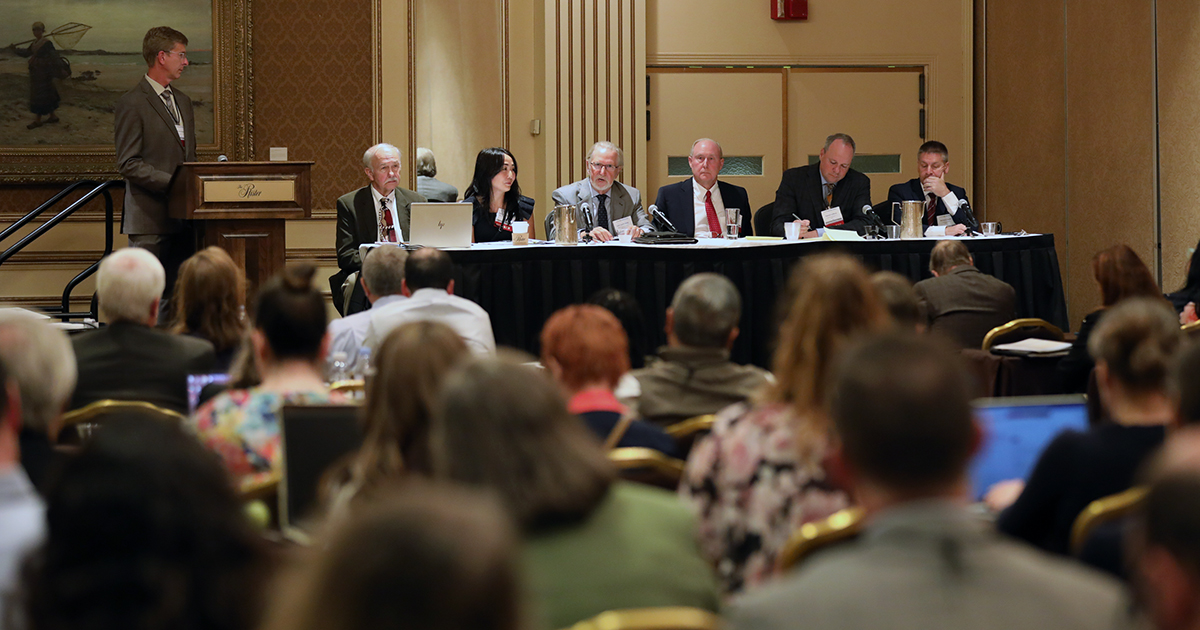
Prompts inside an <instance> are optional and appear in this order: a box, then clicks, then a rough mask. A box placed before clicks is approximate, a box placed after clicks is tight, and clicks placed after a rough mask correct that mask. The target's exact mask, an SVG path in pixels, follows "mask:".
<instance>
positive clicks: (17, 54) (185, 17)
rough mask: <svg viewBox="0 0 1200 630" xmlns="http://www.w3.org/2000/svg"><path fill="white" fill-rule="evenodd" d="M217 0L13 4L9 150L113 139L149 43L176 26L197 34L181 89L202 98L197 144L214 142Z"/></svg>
mask: <svg viewBox="0 0 1200 630" xmlns="http://www.w3.org/2000/svg"><path fill="white" fill-rule="evenodd" d="M212 3H213V0H173V1H172V2H169V3H152V2H145V0H60V1H59V2H53V3H48V2H45V1H44V0H3V4H4V19H3V20H0V146H2V147H31V148H37V147H39V146H42V147H49V146H55V145H57V146H62V145H77V146H80V147H81V148H82V147H83V146H89V145H95V146H100V147H111V146H112V143H113V107H114V105H115V104H116V102H117V99H119V98H120V97H121V95H122V94H124V93H125V92H128V91H129V90H130V89H132V88H133V87H134V86H135V85H136V84H137V82H138V81H144V80H145V78H144V77H145V74H146V61H145V59H143V58H142V37H143V36H144V35H145V34H146V31H148V30H150V29H151V28H153V27H155V26H170V27H172V28H174V29H177V30H179V31H181V32H183V34H184V35H186V36H187V38H188V46H187V56H188V67H187V68H185V69H184V72H183V75H182V76H181V77H180V78H179V79H178V80H176V81H174V82H172V87H173V88H175V89H177V90H179V91H181V92H183V93H185V94H187V95H188V96H189V97H191V99H192V105H193V108H194V111H195V115H196V142H197V144H201V145H203V144H211V143H212V142H214V136H213V133H214V132H213V129H214V127H213V120H214V115H213V65H212V60H213V53H212V49H213V46H212V42H213V37H212V24H213V4H212Z"/></svg>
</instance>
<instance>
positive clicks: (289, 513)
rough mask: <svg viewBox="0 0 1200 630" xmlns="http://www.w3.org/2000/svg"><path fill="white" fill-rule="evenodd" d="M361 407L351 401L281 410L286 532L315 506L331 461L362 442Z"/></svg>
mask: <svg viewBox="0 0 1200 630" xmlns="http://www.w3.org/2000/svg"><path fill="white" fill-rule="evenodd" d="M358 413H359V408H358V407H354V406H349V405H284V407H283V411H282V413H281V414H280V418H281V421H280V427H279V432H280V444H281V445H282V447H283V448H282V467H281V470H280V480H279V526H280V529H281V530H283V531H284V532H285V533H287V532H288V531H289V530H293V529H298V528H299V523H300V521H301V519H303V518H304V517H305V516H307V515H308V514H309V512H310V511H311V510H312V509H313V507H315V504H316V500H317V489H318V488H317V486H318V485H319V483H320V481H321V476H322V475H323V474H324V473H325V470H326V469H327V468H329V466H330V465H331V464H333V463H334V462H335V461H337V460H338V459H339V458H341V457H342V456H343V455H346V454H347V453H350V452H353V451H355V450H358V448H359V447H360V446H362V441H363V436H362V429H361V428H360V427H359V424H358Z"/></svg>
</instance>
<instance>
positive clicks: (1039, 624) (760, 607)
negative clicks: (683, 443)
mask: <svg viewBox="0 0 1200 630" xmlns="http://www.w3.org/2000/svg"><path fill="white" fill-rule="evenodd" d="M841 363H842V365H841V367H840V368H839V369H838V370H837V372H836V374H835V375H834V377H833V378H832V379H831V380H832V381H833V383H832V388H831V389H832V392H831V393H832V396H831V398H832V404H831V410H830V411H831V412H830V415H831V416H832V420H833V425H834V427H835V430H836V432H837V435H838V437H839V445H838V446H837V447H836V451H835V452H834V453H833V458H834V461H835V462H837V463H838V464H840V466H839V468H840V469H841V470H843V471H845V477H846V479H847V481H848V482H849V484H850V485H851V486H852V487H853V490H854V496H855V497H856V499H857V500H858V503H859V507H860V508H861V509H862V510H863V512H864V513H865V516H864V519H863V523H864V525H863V527H864V531H863V533H862V535H861V536H859V537H858V539H857V540H855V541H852V542H848V543H843V544H842V545H840V546H837V547H834V548H830V549H826V550H823V551H822V552H820V553H818V554H817V555H815V556H814V557H813V558H812V559H811V560H808V561H806V562H805V563H804V564H803V565H802V566H801V567H800V568H799V569H798V570H797V571H795V572H794V573H793V574H791V575H787V576H783V577H782V578H780V579H779V580H777V581H776V582H775V583H774V584H770V585H767V586H765V587H763V588H761V589H759V590H758V591H755V592H751V593H749V594H747V595H746V596H745V597H743V598H742V599H740V600H738V602H737V603H736V605H735V606H734V610H733V611H732V612H731V614H730V615H729V617H728V618H729V627H730V628H731V629H732V630H792V629H796V628H803V629H805V630H825V629H832V628H839V629H852V630H858V629H862V630H866V629H868V628H891V629H895V630H916V629H918V628H920V629H926V628H973V629H974V630H993V629H995V630H1002V629H1003V630H1009V629H1012V628H1022V629H1025V630H1062V629H1065V628H1080V629H1081V628H1100V627H1121V624H1120V623H1119V622H1120V620H1121V619H1123V616H1124V615H1126V614H1127V606H1128V603H1127V602H1126V601H1125V598H1124V596H1123V593H1122V589H1121V587H1120V586H1119V585H1118V584H1117V582H1116V581H1115V580H1111V579H1109V578H1107V577H1105V576H1103V575H1101V574H1099V573H1095V572H1093V571H1091V570H1089V569H1086V568H1084V567H1082V566H1079V565H1078V564H1076V563H1074V562H1068V561H1067V560H1065V559H1061V558H1055V557H1052V556H1050V555H1048V554H1044V553H1042V552H1040V551H1037V550H1035V549H1032V548H1030V547H1027V546H1025V545H1022V544H1019V543H1017V542H1015V541H1012V540H1009V539H1007V538H1005V537H1003V536H1000V535H998V534H997V533H996V531H995V529H994V528H993V527H992V525H991V524H990V523H988V522H985V521H983V520H981V519H979V518H978V517H976V516H974V515H972V514H971V513H970V512H969V511H968V510H967V504H968V502H969V500H970V496H969V494H970V491H969V488H970V483H969V481H968V473H967V471H968V466H969V465H970V462H971V458H972V456H973V455H974V454H975V452H976V451H977V450H978V448H979V444H980V441H981V439H982V437H981V434H980V429H979V427H978V426H977V425H976V424H975V423H974V422H973V421H972V417H971V394H970V392H971V390H972V389H973V388H972V387H971V383H970V379H971V377H970V375H969V373H970V370H968V369H966V365H963V362H962V359H961V358H960V357H958V356H957V355H956V354H955V353H954V352H952V351H951V350H950V349H948V348H945V347H942V345H941V344H938V343H934V342H933V341H932V340H930V339H928V338H925V337H916V336H914V335H913V334H912V333H911V332H910V333H902V332H898V331H897V332H895V333H892V334H891V335H889V336H886V337H878V338H874V339H870V340H866V341H865V342H864V343H861V344H859V345H858V346H857V347H853V348H849V349H847V351H846V352H844V353H843V354H842V362H841Z"/></svg>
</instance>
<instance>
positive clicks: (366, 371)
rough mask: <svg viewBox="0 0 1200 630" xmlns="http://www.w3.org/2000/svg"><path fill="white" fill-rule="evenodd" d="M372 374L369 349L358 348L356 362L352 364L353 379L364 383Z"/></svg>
mask: <svg viewBox="0 0 1200 630" xmlns="http://www.w3.org/2000/svg"><path fill="white" fill-rule="evenodd" d="M374 373H375V371H374V370H372V369H371V349H370V348H368V347H366V346H364V347H362V348H359V349H358V361H356V362H355V363H354V378H356V379H359V380H361V381H363V382H364V383H365V382H366V380H367V379H368V378H371V376H372V375H373V374H374Z"/></svg>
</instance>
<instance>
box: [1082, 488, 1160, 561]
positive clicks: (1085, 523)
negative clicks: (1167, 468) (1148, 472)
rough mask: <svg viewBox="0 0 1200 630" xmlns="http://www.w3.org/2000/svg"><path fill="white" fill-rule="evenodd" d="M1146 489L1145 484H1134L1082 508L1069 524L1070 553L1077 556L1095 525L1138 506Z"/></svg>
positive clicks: (1144, 496) (1121, 516) (1107, 521)
mask: <svg viewBox="0 0 1200 630" xmlns="http://www.w3.org/2000/svg"><path fill="white" fill-rule="evenodd" d="M1148 490H1149V488H1147V487H1146V486H1134V487H1132V488H1130V489H1128V490H1126V491H1124V492H1118V493H1116V494H1110V495H1108V496H1106V497H1101V498H1099V499H1096V500H1095V501H1092V502H1091V503H1089V504H1088V506H1087V507H1085V508H1083V511H1082V512H1080V513H1079V516H1077V517H1075V524H1074V525H1073V526H1071V555H1073V556H1078V555H1079V554H1080V553H1081V552H1082V551H1083V547H1084V545H1086V544H1087V541H1088V538H1090V537H1091V535H1092V532H1094V531H1096V528H1097V527H1100V526H1101V525H1103V524H1105V523H1109V522H1111V521H1115V520H1117V519H1120V518H1123V517H1125V516H1127V515H1128V514H1130V513H1132V512H1133V511H1135V510H1137V509H1138V508H1140V507H1141V506H1142V501H1144V500H1145V499H1146V492H1147V491H1148Z"/></svg>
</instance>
